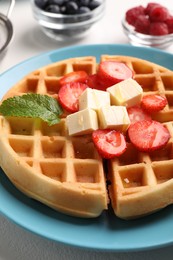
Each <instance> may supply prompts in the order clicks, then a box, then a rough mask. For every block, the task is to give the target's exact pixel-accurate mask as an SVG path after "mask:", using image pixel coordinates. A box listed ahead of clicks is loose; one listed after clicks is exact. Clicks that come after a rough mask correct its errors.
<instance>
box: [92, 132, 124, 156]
mask: <svg viewBox="0 0 173 260" xmlns="http://www.w3.org/2000/svg"><path fill="white" fill-rule="evenodd" d="M92 139H93V142H94V145H95V146H96V148H97V150H98V152H99V154H100V155H101V156H102V157H103V158H105V159H111V158H114V157H115V156H120V155H121V154H122V153H123V152H124V151H125V150H126V141H125V137H124V135H123V134H121V133H120V132H118V131H115V130H107V129H106V130H95V131H93V133H92Z"/></svg>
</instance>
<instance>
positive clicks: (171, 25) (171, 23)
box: [165, 16, 173, 33]
mask: <svg viewBox="0 0 173 260" xmlns="http://www.w3.org/2000/svg"><path fill="white" fill-rule="evenodd" d="M165 23H166V24H167V26H168V31H169V33H173V16H170V17H169V18H168V19H167V20H166V21H165Z"/></svg>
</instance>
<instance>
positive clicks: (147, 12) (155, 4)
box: [145, 3, 160, 15]
mask: <svg viewBox="0 0 173 260" xmlns="http://www.w3.org/2000/svg"><path fill="white" fill-rule="evenodd" d="M155 6H160V4H158V3H148V5H147V6H146V8H145V14H146V15H150V12H151V10H152V9H153V7H155Z"/></svg>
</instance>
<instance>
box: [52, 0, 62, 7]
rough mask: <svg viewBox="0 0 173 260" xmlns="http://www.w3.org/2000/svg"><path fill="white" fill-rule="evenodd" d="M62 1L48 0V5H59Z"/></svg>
mask: <svg viewBox="0 0 173 260" xmlns="http://www.w3.org/2000/svg"><path fill="white" fill-rule="evenodd" d="M63 3H64V0H48V4H49V5H59V6H61V5H62V4H63Z"/></svg>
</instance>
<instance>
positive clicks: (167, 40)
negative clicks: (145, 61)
mask: <svg viewBox="0 0 173 260" xmlns="http://www.w3.org/2000/svg"><path fill="white" fill-rule="evenodd" d="M122 27H123V30H124V33H125V35H126V36H127V38H128V40H129V42H130V43H131V44H132V45H135V46H146V47H155V48H161V49H164V48H167V47H168V46H170V45H171V44H173V13H172V12H170V11H169V9H168V8H167V7H165V6H163V5H161V4H159V3H153V2H152V3H148V4H147V5H146V6H142V5H139V6H135V7H132V8H130V9H128V10H127V11H126V13H125V17H124V18H123V20H122Z"/></svg>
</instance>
